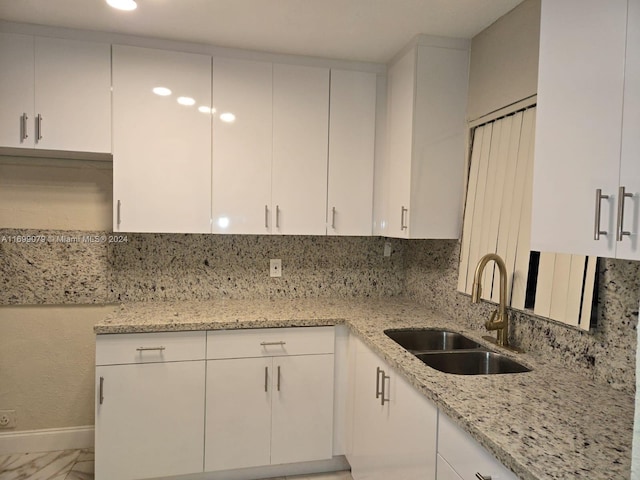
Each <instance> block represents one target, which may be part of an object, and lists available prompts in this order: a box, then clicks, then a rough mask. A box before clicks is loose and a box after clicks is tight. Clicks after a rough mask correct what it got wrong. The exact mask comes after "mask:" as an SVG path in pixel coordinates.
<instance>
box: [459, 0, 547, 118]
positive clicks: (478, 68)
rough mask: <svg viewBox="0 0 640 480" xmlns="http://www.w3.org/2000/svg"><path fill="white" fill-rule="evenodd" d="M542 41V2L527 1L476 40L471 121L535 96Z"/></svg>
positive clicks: (471, 88)
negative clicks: (539, 51)
mask: <svg viewBox="0 0 640 480" xmlns="http://www.w3.org/2000/svg"><path fill="white" fill-rule="evenodd" d="M539 42H540V0H525V1H524V2H523V3H521V4H520V5H518V6H517V7H516V8H514V9H513V10H511V11H510V12H509V13H507V14H506V15H504V16H503V17H501V18H499V19H498V20H496V21H495V22H494V23H493V24H492V25H491V26H489V27H488V28H486V29H485V30H483V31H482V32H480V33H479V34H478V35H476V36H475V37H473V40H472V42H471V64H470V71H469V100H468V104H467V118H468V119H469V120H475V119H477V118H479V117H481V116H483V115H486V114H488V113H491V112H493V111H495V110H498V109H500V108H503V107H506V106H507V105H510V104H512V103H515V102H517V101H519V100H522V99H524V98H527V97H530V96H531V95H535V93H536V92H537V87H538V50H539Z"/></svg>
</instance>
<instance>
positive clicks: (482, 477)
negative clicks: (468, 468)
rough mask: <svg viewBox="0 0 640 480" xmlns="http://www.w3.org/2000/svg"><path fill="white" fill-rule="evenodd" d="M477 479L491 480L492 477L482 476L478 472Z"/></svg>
mask: <svg viewBox="0 0 640 480" xmlns="http://www.w3.org/2000/svg"><path fill="white" fill-rule="evenodd" d="M476 478H477V479H478V480H491V475H482V474H481V473H480V472H476Z"/></svg>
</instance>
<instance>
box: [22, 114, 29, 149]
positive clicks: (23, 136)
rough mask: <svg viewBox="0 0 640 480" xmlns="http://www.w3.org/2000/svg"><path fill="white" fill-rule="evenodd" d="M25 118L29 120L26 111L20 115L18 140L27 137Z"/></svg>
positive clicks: (23, 139)
mask: <svg viewBox="0 0 640 480" xmlns="http://www.w3.org/2000/svg"><path fill="white" fill-rule="evenodd" d="M27 120H29V117H28V116H27V114H26V113H23V114H22V116H21V117H20V141H21V142H24V141H25V140H26V139H27V138H29V133H28V131H27V129H28V125H29V124H28V123H27Z"/></svg>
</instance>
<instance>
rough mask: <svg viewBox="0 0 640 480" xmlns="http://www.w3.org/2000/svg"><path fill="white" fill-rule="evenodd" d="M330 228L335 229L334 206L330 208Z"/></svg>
mask: <svg viewBox="0 0 640 480" xmlns="http://www.w3.org/2000/svg"><path fill="white" fill-rule="evenodd" d="M331 228H333V229H334V230H335V229H336V207H333V208H332V209H331Z"/></svg>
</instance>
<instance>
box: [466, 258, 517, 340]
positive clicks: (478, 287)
mask: <svg viewBox="0 0 640 480" xmlns="http://www.w3.org/2000/svg"><path fill="white" fill-rule="evenodd" d="M491 260H493V261H494V262H496V265H498V271H499V272H500V305H499V306H498V309H497V310H496V311H495V312H493V314H492V315H491V318H490V319H489V320H487V321H486V322H485V324H484V326H485V327H486V328H487V330H496V331H497V333H498V337H497V339H496V340H497V344H498V345H500V346H502V347H508V346H509V317H508V315H507V311H506V301H507V267H506V266H505V264H504V260H502V258H500V256H499V255H496V254H495V253H487V254H486V255H485V256H484V257H482V258H481V259H480V261H479V262H478V266H477V267H476V273H475V275H474V277H473V289H472V290H471V301H472V302H473V303H478V302H480V297H481V296H482V272H484V267H485V266H486V265H487V263H488V262H490V261H491Z"/></svg>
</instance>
